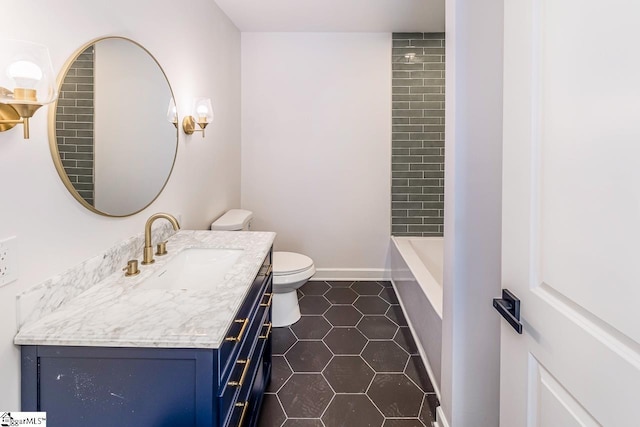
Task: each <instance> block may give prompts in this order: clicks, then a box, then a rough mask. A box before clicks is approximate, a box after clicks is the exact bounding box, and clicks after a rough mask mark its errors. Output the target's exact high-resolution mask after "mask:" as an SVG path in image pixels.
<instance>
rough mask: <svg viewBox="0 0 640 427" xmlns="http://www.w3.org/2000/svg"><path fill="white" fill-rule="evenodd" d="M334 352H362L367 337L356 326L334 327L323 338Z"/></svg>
mask: <svg viewBox="0 0 640 427" xmlns="http://www.w3.org/2000/svg"><path fill="white" fill-rule="evenodd" d="M323 341H324V343H325V344H326V345H327V347H329V349H330V350H331V352H332V353H333V354H353V355H355V354H360V352H361V351H362V349H363V348H364V346H365V345H366V344H367V339H366V338H365V337H364V335H362V333H360V331H359V330H357V329H356V328H333V329H332V330H331V331H329V333H328V334H327V336H326V337H324V339H323Z"/></svg>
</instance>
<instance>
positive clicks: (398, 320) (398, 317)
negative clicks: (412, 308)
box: [386, 305, 408, 326]
mask: <svg viewBox="0 0 640 427" xmlns="http://www.w3.org/2000/svg"><path fill="white" fill-rule="evenodd" d="M386 316H387V317H388V318H389V319H391V320H393V321H394V322H395V324H396V325H398V326H407V325H408V324H407V319H406V318H405V317H404V313H403V312H402V308H401V307H400V306H399V305H392V306H390V307H389V310H387V314H386Z"/></svg>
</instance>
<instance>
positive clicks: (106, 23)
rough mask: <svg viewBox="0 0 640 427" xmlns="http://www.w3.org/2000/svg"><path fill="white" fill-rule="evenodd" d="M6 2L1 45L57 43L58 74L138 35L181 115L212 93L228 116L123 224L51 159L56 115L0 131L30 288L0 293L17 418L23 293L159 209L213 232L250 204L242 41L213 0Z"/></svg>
mask: <svg viewBox="0 0 640 427" xmlns="http://www.w3.org/2000/svg"><path fill="white" fill-rule="evenodd" d="M4 6H5V9H4V10H3V15H4V16H10V17H11V19H6V20H4V22H3V24H2V26H0V38H15V39H24V40H30V41H34V42H39V43H44V44H46V45H48V46H49V48H50V51H51V55H52V60H53V65H54V69H56V70H60V69H61V67H62V66H63V64H64V62H65V61H66V59H67V58H68V57H69V56H70V55H71V54H72V53H73V52H74V51H75V50H76V49H77V48H79V47H80V46H81V45H82V44H83V43H86V42H87V41H89V40H91V39H93V38H96V37H99V36H105V35H121V36H125V37H129V38H132V39H134V40H136V41H138V42H139V43H141V44H142V45H144V46H145V47H146V48H147V49H148V50H149V51H151V53H153V54H154V56H155V57H156V58H157V59H158V62H159V63H160V64H162V66H163V67H164V69H165V72H166V73H167V77H168V78H169V81H170V82H171V84H172V87H173V90H174V93H175V95H176V102H177V105H178V112H179V114H180V115H181V117H182V115H184V113H185V108H189V107H190V106H191V102H192V98H193V97H195V96H210V97H211V98H212V101H213V104H214V105H213V106H214V109H215V112H216V120H215V122H214V123H213V124H212V125H210V126H209V127H208V128H207V134H206V138H205V139H202V138H201V136H200V134H196V135H195V136H193V137H184V135H181V137H180V144H179V148H178V157H177V161H176V165H175V168H174V171H173V175H172V177H171V179H170V180H169V183H168V184H167V187H166V188H165V190H164V192H163V193H162V195H161V196H160V197H159V198H158V199H157V200H156V201H155V202H154V203H153V205H151V206H150V207H149V208H147V209H146V210H145V211H143V212H141V213H139V214H137V215H135V216H133V217H128V218H121V219H113V218H107V217H102V216H99V215H96V214H93V213H91V212H89V211H87V210H86V209H84V208H83V207H82V206H81V205H80V204H79V203H78V202H76V201H75V199H74V198H73V197H72V196H71V195H70V194H69V193H68V192H67V190H66V189H65V187H64V185H63V184H62V182H61V181H60V179H59V178H58V174H57V173H56V170H55V167H54V165H53V162H52V160H51V155H50V154H49V146H48V136H47V109H48V108H43V110H42V111H40V112H38V113H37V114H36V115H35V116H34V118H33V119H32V121H31V139H30V140H29V141H24V140H23V139H22V130H21V129H20V128H19V127H18V128H16V129H14V130H12V131H9V132H5V133H0V239H4V238H6V237H9V236H17V237H18V246H19V248H18V250H19V253H18V260H19V271H20V277H19V280H18V281H16V282H13V283H11V284H9V285H7V286H4V287H2V288H0V301H2V309H1V310H0V325H1V327H0V378H2V387H0V408H1V409H3V410H17V409H19V396H20V387H19V383H20V364H19V360H20V359H19V348H18V347H16V346H14V345H13V336H14V335H15V333H16V321H15V317H16V313H15V295H16V294H17V293H19V292H21V291H23V290H25V289H27V288H29V287H31V286H33V285H35V284H37V283H39V282H41V281H43V280H45V279H47V278H48V277H50V276H52V275H54V274H56V273H58V272H61V271H63V270H65V269H67V268H69V267H71V266H74V265H76V264H79V263H80V262H81V261H83V260H85V259H87V258H89V257H91V256H93V255H95V254H96V253H98V252H100V251H102V250H104V249H107V248H108V247H110V246H111V245H113V244H114V243H116V242H119V241H121V240H123V239H125V238H127V237H129V236H132V235H134V234H137V233H140V232H142V231H143V227H144V222H145V220H146V218H147V217H148V216H149V215H150V214H152V213H154V212H157V211H167V212H172V213H176V214H178V213H180V214H182V215H183V226H184V228H206V227H208V225H209V223H210V220H211V219H212V218H213V217H215V216H217V215H219V214H220V213H222V212H223V211H224V210H226V209H228V208H231V207H233V206H238V205H239V204H240V172H239V171H240V146H239V144H240V52H239V51H240V34H239V32H238V31H237V29H236V28H235V27H234V26H233V25H232V24H231V23H230V21H229V20H228V19H227V18H226V16H225V15H223V14H222V13H221V12H220V11H219V9H218V8H217V6H216V5H215V3H214V2H212V1H207V0H188V1H185V2H182V3H180V5H179V6H180V7H178V6H177V5H176V3H175V2H172V1H168V0H157V1H136V2H131V1H125V0H113V1H110V2H86V1H81V0H59V1H56V2H44V1H33V0H27V1H21V2H11V3H7V4H6V5H4ZM129 105H130V104H128V103H127V102H125V103H123V107H125V108H126V107H127V106H129ZM131 113H134V112H133V111H132V112H131Z"/></svg>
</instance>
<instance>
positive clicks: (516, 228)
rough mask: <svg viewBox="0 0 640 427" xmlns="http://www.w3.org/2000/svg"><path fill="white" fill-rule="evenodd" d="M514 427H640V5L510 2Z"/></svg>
mask: <svg viewBox="0 0 640 427" xmlns="http://www.w3.org/2000/svg"><path fill="white" fill-rule="evenodd" d="M504 4H505V34H504V38H505V52H504V55H505V74H504V101H505V104H504V175H503V179H504V180H503V203H504V208H503V267H502V268H503V277H502V287H503V288H507V289H509V290H511V291H512V292H513V293H514V294H515V295H516V296H517V297H519V298H520V300H521V320H522V324H523V326H524V328H523V334H522V335H518V334H517V333H516V332H515V331H514V330H513V329H512V328H511V326H509V324H508V323H507V322H502V332H501V340H502V341H501V383H500V385H501V401H500V420H501V421H500V425H501V426H502V427H521V426H528V427H532V426H539V427H555V426H557V427H573V426H606V427H624V426H634V427H637V426H640V1H638V0H609V1H595V0H505V3H504Z"/></svg>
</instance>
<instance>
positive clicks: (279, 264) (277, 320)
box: [271, 252, 316, 328]
mask: <svg viewBox="0 0 640 427" xmlns="http://www.w3.org/2000/svg"><path fill="white" fill-rule="evenodd" d="M315 272H316V268H315V266H314V265H313V260H312V259H311V258H309V257H308V256H306V255H302V254H297V253H294V252H274V253H273V305H272V312H271V316H272V320H271V322H272V324H273V327H275V328H279V327H283V326H289V325H292V324H294V323H296V322H297V321H298V320H300V306H299V305H298V293H297V292H296V290H297V289H298V288H299V287H300V286H302V285H304V284H305V283H307V281H308V280H309V279H310V278H311V276H313V275H314V274H315Z"/></svg>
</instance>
